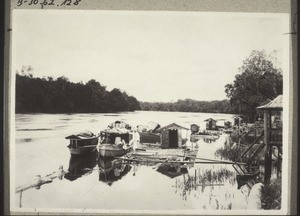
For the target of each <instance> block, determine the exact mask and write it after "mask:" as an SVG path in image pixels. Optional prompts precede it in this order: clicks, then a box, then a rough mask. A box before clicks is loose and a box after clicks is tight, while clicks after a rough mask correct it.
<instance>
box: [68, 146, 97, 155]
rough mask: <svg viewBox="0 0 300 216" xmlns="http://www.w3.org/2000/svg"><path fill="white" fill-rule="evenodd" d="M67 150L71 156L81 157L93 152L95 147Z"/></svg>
mask: <svg viewBox="0 0 300 216" xmlns="http://www.w3.org/2000/svg"><path fill="white" fill-rule="evenodd" d="M69 149H70V153H71V154H72V155H82V154H88V153H91V152H93V151H95V149H96V145H95V146H91V147H78V148H72V147H69Z"/></svg>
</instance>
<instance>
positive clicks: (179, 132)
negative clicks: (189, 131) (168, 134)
mask: <svg viewBox="0 0 300 216" xmlns="http://www.w3.org/2000/svg"><path fill="white" fill-rule="evenodd" d="M177 131H178V132H177V133H178V134H177V135H178V136H177V137H178V147H179V148H181V147H182V131H181V130H177Z"/></svg>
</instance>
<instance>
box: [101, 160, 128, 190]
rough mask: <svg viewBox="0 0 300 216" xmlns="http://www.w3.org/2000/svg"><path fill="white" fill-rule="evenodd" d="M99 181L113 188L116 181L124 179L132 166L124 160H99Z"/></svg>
mask: <svg viewBox="0 0 300 216" xmlns="http://www.w3.org/2000/svg"><path fill="white" fill-rule="evenodd" d="M98 167H99V181H102V182H105V183H107V184H108V185H109V186H111V185H112V184H113V183H114V182H115V181H118V180H120V179H122V177H123V176H125V175H126V174H127V173H128V172H129V171H130V170H131V168H132V167H131V166H130V165H129V164H127V163H125V162H124V161H123V160H122V159H113V158H111V159H109V158H102V157H99V158H98Z"/></svg>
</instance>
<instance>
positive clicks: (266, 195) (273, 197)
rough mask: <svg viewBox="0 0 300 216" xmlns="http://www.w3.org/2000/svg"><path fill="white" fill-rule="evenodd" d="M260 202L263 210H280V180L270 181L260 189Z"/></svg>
mask: <svg viewBox="0 0 300 216" xmlns="http://www.w3.org/2000/svg"><path fill="white" fill-rule="evenodd" d="M261 202H262V208H263V209H275V210H277V209H280V208H281V179H274V180H271V182H270V183H269V184H266V185H264V186H263V187H262V190H261Z"/></svg>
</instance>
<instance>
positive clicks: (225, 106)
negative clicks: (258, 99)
mask: <svg viewBox="0 0 300 216" xmlns="http://www.w3.org/2000/svg"><path fill="white" fill-rule="evenodd" d="M140 105H141V108H142V110H153V111H174V112H175V111H177V112H204V113H236V112H237V110H236V109H233V108H232V107H231V105H230V102H229V100H214V101H197V100H192V99H185V100H178V101H177V102H173V103H171V102H167V103H165V102H151V103H150V102H140Z"/></svg>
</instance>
